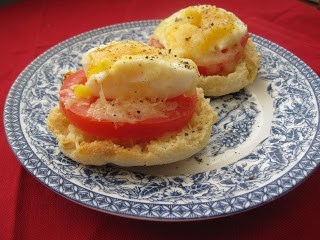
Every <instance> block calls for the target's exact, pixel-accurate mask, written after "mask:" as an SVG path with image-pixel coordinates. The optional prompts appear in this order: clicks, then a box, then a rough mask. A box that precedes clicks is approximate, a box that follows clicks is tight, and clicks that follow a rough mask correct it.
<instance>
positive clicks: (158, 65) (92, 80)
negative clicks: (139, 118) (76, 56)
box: [82, 41, 199, 99]
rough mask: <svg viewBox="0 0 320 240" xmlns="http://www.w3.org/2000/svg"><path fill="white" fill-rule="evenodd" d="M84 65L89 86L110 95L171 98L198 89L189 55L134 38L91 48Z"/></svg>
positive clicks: (83, 61)
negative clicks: (179, 54) (162, 48)
mask: <svg viewBox="0 0 320 240" xmlns="http://www.w3.org/2000/svg"><path fill="white" fill-rule="evenodd" d="M82 65H83V68H84V71H85V73H86V75H87V78H88V81H87V83H86V86H87V87H88V88H89V89H90V91H91V92H92V93H93V95H95V96H100V92H101V91H103V94H104V96H105V97H106V98H109V99H116V98H125V99H141V98H149V99H167V98H172V97H175V96H178V95H181V94H183V93H187V94H192V93H194V92H195V88H196V85H197V81H198V78H199V73H198V70H197V66H196V64H195V63H194V62H193V61H192V60H189V59H182V58H177V57H173V56H171V55H169V54H167V53H166V52H165V51H163V50H159V49H157V48H155V47H150V46H148V45H146V44H143V43H138V42H134V41H125V42H114V43H111V44H109V45H104V46H99V47H98V48H94V49H92V50H90V51H88V52H87V53H86V54H85V55H84V57H83V59H82Z"/></svg>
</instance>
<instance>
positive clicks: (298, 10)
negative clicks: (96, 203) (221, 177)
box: [0, 0, 320, 239]
mask: <svg viewBox="0 0 320 240" xmlns="http://www.w3.org/2000/svg"><path fill="white" fill-rule="evenodd" d="M199 3H211V4H212V3H213V1H192V0H177V1H173V0H171V1H167V0H162V1H160V3H154V2H151V1H146V0H136V1H134V0H122V1H120V0H118V1H116V0H113V1H105V0H97V1H95V0H91V1H88V0H86V1H81V0H78V1H72V0H69V1H45V0H34V1H31V0H30V1H19V2H16V3H12V4H9V5H6V6H3V7H0V26H1V28H0V33H1V37H0V53H1V57H0V66H1V67H0V81H1V85H0V86H1V87H0V102H1V104H0V117H1V119H2V118H3V107H4V102H5V98H6V95H7V93H8V91H9V88H10V86H11V85H12V83H13V82H14V80H15V79H16V77H17V76H18V75H19V73H20V72H21V71H22V70H23V69H24V68H25V67H26V66H27V65H28V64H29V63H30V62H31V61H32V60H33V59H34V58H35V57H37V56H38V55H39V54H41V53H43V52H44V51H45V50H47V49H48V48H50V47H52V46H53V45H55V44H57V43H59V42H60V41H63V40H65V39H67V38H69V37H71V36H74V35H77V34H79V33H82V32H85V31H88V30H92V29H94V28H98V27H103V26H106V25H110V24H116V23H122V22H127V21H135V20H142V19H160V18H164V17H166V16H168V15H169V14H171V13H173V12H174V11H176V10H178V9H180V8H183V7H186V6H188V5H194V4H199ZM214 3H215V4H216V5H217V6H219V7H223V8H226V9H227V10H229V11H232V12H234V13H235V14H237V15H238V16H239V17H240V18H241V19H242V20H243V21H244V22H246V23H247V24H248V26H249V31H250V32H252V33H255V34H258V35H260V36H262V37H265V38H267V39H269V40H271V41H273V42H275V43H277V44H279V45H281V46H283V47H285V48H286V49H288V50H290V51H291V52H293V53H294V54H295V55H297V56H298V57H300V58H301V59H302V60H303V61H305V62H306V63H307V64H308V65H309V66H311V68H313V70H314V71H315V72H316V73H317V74H318V75H319V74H320V25H319V24H320V11H318V10H316V9H315V8H312V7H310V6H308V5H306V4H304V3H302V2H300V1H294V0H281V1H278V0H269V1H249V0H238V1H227V0H225V1H221V0H220V1H218V0H217V1H214ZM0 149H1V156H0V239H189V238H190V239H191V238H200V237H201V238H202V237H203V238H204V239H222V238H224V239H229V238H237V239H272V238H275V239H319V238H320V236H317V235H318V234H319V230H320V220H319V216H320V204H319V200H320V169H318V170H316V171H315V172H314V173H313V174H312V175H311V177H310V178H308V179H307V180H306V181H304V182H303V183H302V184H301V185H300V186H299V187H297V188H296V189H294V190H292V191H291V192H289V193H288V194H286V195H285V196H283V197H281V198H279V199H277V200H276V201H273V202H270V203H268V204H266V205H264V206H262V207H259V208H257V209H254V210H251V211H248V212H245V213H241V214H238V215H235V216H229V217H225V218H219V219H214V220H206V221H200V222H185V223H155V222H148V221H141V220H133V219H126V218H122V217H116V216H112V215H109V214H104V213H101V212H97V211H95V210H91V209H88V208H86V207H83V206H80V205H78V204H75V203H73V202H71V201H69V200H66V199H65V198H63V197H61V196H59V195H58V194H56V193H54V192H53V191H51V190H49V189H48V188H46V187H45V186H44V185H42V184H41V183H39V182H38V181H37V180H36V179H34V178H33V177H32V176H31V175H30V174H29V173H28V172H27V171H26V170H24V169H23V167H22V166H21V165H20V164H19V162H18V160H17V159H16V158H15V156H14V154H13V153H12V151H11V149H10V147H9V145H8V143H7V141H6V137H5V134H4V128H3V125H2V124H1V125H0ZM319 152H320V149H319Z"/></svg>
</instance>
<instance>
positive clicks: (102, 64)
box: [87, 57, 114, 78]
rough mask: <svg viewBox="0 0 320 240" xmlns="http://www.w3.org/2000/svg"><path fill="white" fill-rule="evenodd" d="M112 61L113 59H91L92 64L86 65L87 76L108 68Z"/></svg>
mask: <svg viewBox="0 0 320 240" xmlns="http://www.w3.org/2000/svg"><path fill="white" fill-rule="evenodd" d="M92 59H93V57H92ZM113 63H114V62H113V61H110V60H108V59H96V60H95V61H92V64H90V65H89V66H88V71H87V78H91V76H92V75H93V74H98V73H100V72H102V71H106V70H108V69H110V68H111V66H112V65H113Z"/></svg>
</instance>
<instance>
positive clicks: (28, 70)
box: [3, 19, 320, 221]
mask: <svg viewBox="0 0 320 240" xmlns="http://www.w3.org/2000/svg"><path fill="white" fill-rule="evenodd" d="M159 21H161V20H159V19H153V20H141V21H131V22H125V23H119V24H113V25H109V26H104V27H100V28H97V29H93V30H90V31H87V32H83V33H80V34H78V35H75V36H73V37H70V38H68V39H66V40H64V41H62V42H59V43H58V44H55V45H54V46H52V47H51V48H49V49H48V50H46V51H45V52H43V53H42V54H40V55H39V56H38V57H37V58H35V59H34V60H33V61H32V62H31V63H29V64H28V65H27V66H26V67H25V68H24V70H23V71H22V72H21V73H20V74H19V75H18V77H17V78H16V79H15V81H14V82H13V84H12V86H11V88H10V90H9V92H8V94H7V97H6V100H5V106H4V111H3V116H4V117H3V124H4V130H5V134H6V138H7V142H8V143H9V146H10V148H11V150H12V152H13V153H14V155H15V156H16V158H17V160H18V161H19V162H20V163H21V165H22V166H23V167H24V169H26V170H27V171H28V172H29V173H31V175H32V176H34V177H35V178H36V179H37V180H38V181H39V182H41V183H42V184H43V185H45V186H46V187H48V188H49V189H51V190H53V191H54V192H56V193H58V194H59V195H61V196H63V197H65V198H67V199H69V200H71V201H73V202H76V203H78V204H80V205H82V206H86V207H89V208H92V209H95V210H98V211H101V212H105V213H108V214H112V215H117V216H122V217H124V216H125V217H130V218H135V219H145V220H156V221H194V220H205V219H212V218H218V217H225V216H229V215H233V214H238V213H242V212H244V211H248V210H251V209H254V208H256V207H259V206H261V205H264V204H266V203H269V202H270V201H272V200H275V199H277V198H279V197H281V196H283V195H284V194H286V193H288V192H289V191H291V190H293V189H294V188H296V187H297V186H299V185H300V184H301V183H302V182H304V181H305V180H306V179H308V178H309V177H310V176H311V175H312V173H313V172H314V171H316V170H317V168H318V167H319V165H320V164H319V162H318V163H317V164H316V165H315V166H313V167H312V168H311V170H310V169H308V172H307V173H306V175H305V176H304V178H302V179H298V180H297V182H296V183H295V184H293V185H292V186H290V187H288V188H286V189H285V190H283V191H282V193H280V194H277V195H276V196H273V197H272V196H271V197H270V198H268V199H266V200H264V201H262V202H259V203H256V204H253V205H250V207H246V208H244V209H238V211H231V212H225V213H222V214H219V215H216V214H211V215H208V216H204V215H201V216H194V215H192V216H191V217H186V218H183V217H181V218H180V217H171V218H167V217H155V216H154V215H151V216H147V215H144V216H142V215H141V214H139V213H138V214H132V212H131V214H130V213H127V212H121V213H120V212H114V211H111V210H107V209H106V208H104V209H102V208H101V207H99V205H98V206H94V204H89V203H87V202H83V201H81V200H77V199H74V198H72V197H70V196H69V195H67V194H66V193H64V192H60V191H59V190H57V189H55V188H54V187H52V186H49V185H48V184H46V183H45V179H42V178H40V177H39V176H37V175H36V173H34V172H32V171H31V169H29V168H27V166H25V164H24V163H23V161H22V159H21V154H20V155H19V152H18V151H16V149H14V142H15V140H14V139H13V138H10V137H11V134H12V133H14V132H15V131H14V130H10V129H9V125H10V123H11V124H13V123H12V122H11V121H12V120H14V121H17V122H18V126H19V129H20V130H21V131H20V134H21V135H22V137H23V139H24V140H25V142H27V141H26V139H25V136H24V134H23V132H22V129H21V125H20V122H19V119H20V115H19V116H16V118H17V119H10V118H9V115H10V113H12V108H13V107H12V105H13V104H14V102H17V101H18V102H19V99H20V98H21V95H19V97H20V98H18V100H15V98H14V97H12V96H11V95H12V94H13V93H14V92H19V91H18V90H19V87H20V88H23V86H24V85H25V81H22V80H23V79H24V78H27V76H28V74H29V75H31V76H32V75H33V74H34V72H35V71H36V70H37V69H38V68H39V67H40V66H41V65H42V64H44V63H45V62H46V60H48V59H49V58H50V57H51V56H54V55H55V54H56V52H59V51H58V50H59V48H60V47H63V46H70V45H72V44H75V43H77V42H79V41H82V40H83V38H88V37H92V36H95V35H99V33H100V32H101V31H103V32H104V33H106V32H112V31H114V30H121V29H124V28H129V27H143V26H153V25H155V24H157V23H158V22H159ZM252 35H254V36H255V37H256V38H257V39H259V41H266V42H267V43H268V44H270V45H271V46H273V47H275V48H277V49H280V51H281V52H282V53H286V54H288V57H290V58H293V59H294V60H295V61H294V63H295V64H297V63H298V66H296V65H294V66H295V67H297V68H298V69H299V71H300V72H302V71H306V73H307V74H309V77H308V78H307V76H306V75H305V73H304V75H305V76H306V78H307V79H308V81H309V80H315V81H316V80H317V78H318V76H317V74H316V73H315V72H314V71H313V70H312V69H311V68H310V67H309V66H308V65H307V64H306V63H305V62H303V61H302V60H301V59H300V58H299V57H297V56H296V55H294V54H293V53H291V52H290V51H288V50H286V49H285V48H283V47H281V46H279V45H277V44H276V43H273V42H271V41H270V40H267V39H265V38H263V37H260V36H258V35H255V34H252ZM75 41H76V42H75ZM48 54H49V55H50V54H51V55H50V56H48ZM280 55H281V54H280ZM281 56H282V57H284V56H283V55H281ZM285 58H286V57H285ZM286 59H287V58H286ZM38 62H41V64H40V65H39V64H38ZM290 62H291V61H290ZM318 80H319V78H318ZM21 82H22V83H24V84H21ZM312 90H313V92H314V95H315V97H316V98H317V104H318V106H317V112H318V115H319V96H320V95H317V94H316V93H315V89H312ZM318 91H319V92H320V89H319V90H318ZM22 92H23V91H20V92H19V93H20V94H22ZM18 106H20V104H19V103H18ZM9 110H11V111H9ZM19 113H20V108H19ZM13 118H14V117H13ZM10 120H11V121H10ZM319 121H320V118H318V125H317V132H319ZM317 137H318V138H319V139H316V138H317ZM316 140H317V141H318V145H319V141H320V136H317V134H315V136H314V138H313V140H312V143H311V145H310V147H309V149H308V150H307V152H306V153H305V154H307V153H308V152H309V150H310V149H311V147H312V146H314V142H315V141H316ZM19 141H21V139H20V140H19ZM28 146H29V145H28ZM31 151H32V150H31ZM315 151H316V149H315ZM302 158H303V157H302ZM302 158H301V161H302ZM39 161H40V162H41V165H43V166H45V167H47V165H45V164H44V163H43V162H42V161H41V160H40V159H39ZM301 161H299V162H297V163H296V164H294V165H293V166H292V167H291V168H290V169H289V170H288V171H287V172H285V173H284V174H282V175H281V177H279V178H278V179H275V180H273V181H271V182H270V183H268V184H267V185H265V186H262V187H260V188H256V189H253V190H252V191H250V192H248V193H245V194H241V195H239V196H233V197H228V198H226V199H219V200H216V201H213V202H204V203H201V202H196V203H182V204H173V203H169V204H167V203H164V204H161V203H156V204H155V203H144V202H142V201H141V202H140V201H139V202H137V201H134V200H130V199H117V198H115V197H112V196H105V195H103V197H104V198H110V199H114V200H116V201H120V202H124V203H128V202H130V203H133V204H138V205H143V204H146V205H151V206H179V207H183V206H186V207H188V206H194V205H201V204H202V205H207V206H208V207H209V208H210V206H209V204H213V203H215V202H220V201H223V200H224V201H226V202H228V201H229V200H230V201H232V200H233V199H236V198H239V197H241V196H243V195H248V194H251V193H253V192H256V191H257V190H260V189H264V188H266V187H267V186H269V185H270V184H271V183H273V182H275V181H277V180H279V179H281V178H283V177H284V176H285V175H287V174H289V173H290V172H291V171H292V169H294V168H296V166H297V165H298V164H300V163H301ZM318 161H319V160H318ZM313 162H314V163H316V161H315V160H313ZM47 168H48V170H49V171H51V169H49V167H47ZM300 169H301V170H306V168H300ZM56 175H57V176H58V177H59V179H63V180H64V181H67V182H69V183H70V184H74V183H72V182H71V181H70V180H68V179H66V178H64V176H61V175H58V174H57V173H56ZM77 187H78V188H81V189H83V190H85V191H88V192H91V193H93V194H97V195H99V194H100V193H96V192H93V191H92V190H90V189H86V188H84V187H82V186H78V185H77ZM230 204H231V203H230ZM211 207H212V206H211ZM212 213H214V211H213V210H212Z"/></svg>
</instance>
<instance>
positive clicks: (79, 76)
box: [47, 41, 217, 166]
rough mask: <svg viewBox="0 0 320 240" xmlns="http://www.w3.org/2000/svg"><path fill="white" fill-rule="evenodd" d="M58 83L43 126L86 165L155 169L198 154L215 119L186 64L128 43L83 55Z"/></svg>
mask: <svg viewBox="0 0 320 240" xmlns="http://www.w3.org/2000/svg"><path fill="white" fill-rule="evenodd" d="M82 65H83V69H81V70H78V71H76V72H70V73H68V74H66V75H65V78H64V81H63V83H62V86H61V88H60V92H59V97H60V100H59V106H57V107H55V108H54V109H52V110H51V112H50V114H49V116H48V118H47V125H48V127H49V129H50V130H51V131H52V132H53V134H54V135H55V137H56V138H57V140H58V144H59V147H60V149H61V151H62V152H63V153H64V154H65V155H66V156H68V157H70V158H71V159H73V160H74V161H77V162H79V163H83V164H88V165H104V164H107V163H112V164H116V165H120V166H141V165H157V164H166V163H171V162H175V161H179V160H182V159H185V158H188V157H190V156H192V155H193V154H195V153H197V152H198V151H200V150H201V149H202V148H203V147H205V146H206V144H207V142H208V140H209V137H210V135H211V129H212V125H213V123H214V122H215V121H216V117H217V114H216V113H215V112H214V111H213V110H212V107H211V106H210V104H209V102H208V100H206V99H205V98H204V96H203V91H202V89H200V88H196V86H197V84H198V80H199V72H198V70H197V66H196V64H195V63H194V62H193V61H192V60H189V59H183V58H178V57H174V56H172V55H170V54H168V53H166V51H164V50H161V49H158V48H156V47H152V46H148V45H146V44H143V43H139V42H135V41H121V42H112V43H109V44H107V45H102V46H99V47H96V48H93V49H91V50H89V51H88V52H87V53H86V54H85V55H84V56H83V59H82Z"/></svg>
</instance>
